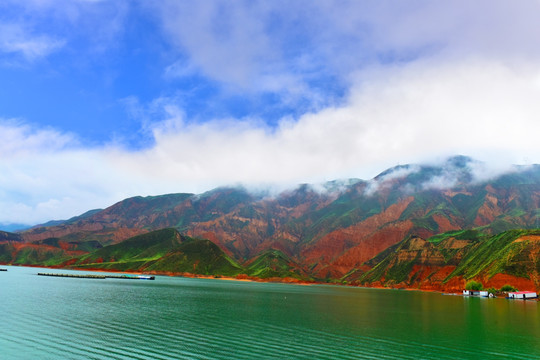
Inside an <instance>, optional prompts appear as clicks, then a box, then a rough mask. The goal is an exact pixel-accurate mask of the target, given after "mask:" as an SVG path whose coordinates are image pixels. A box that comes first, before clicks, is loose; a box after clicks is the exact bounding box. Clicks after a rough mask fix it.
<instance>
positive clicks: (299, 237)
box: [21, 156, 540, 281]
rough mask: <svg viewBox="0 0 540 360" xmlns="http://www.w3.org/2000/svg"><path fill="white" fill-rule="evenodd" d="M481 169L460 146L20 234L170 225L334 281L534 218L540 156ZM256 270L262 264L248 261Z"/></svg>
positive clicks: (66, 236) (116, 234)
mask: <svg viewBox="0 0 540 360" xmlns="http://www.w3.org/2000/svg"><path fill="white" fill-rule="evenodd" d="M482 169H483V164H482V163H479V162H477V161H474V160H472V159H470V158H467V157H464V156H458V157H453V158H450V159H448V160H447V161H446V162H444V163H442V164H439V165H402V166H397V167H394V168H391V169H388V170H386V171H384V172H383V173H381V174H379V175H378V176H377V177H375V178H374V179H372V180H369V181H364V180H358V179H349V180H344V181H333V182H328V183H325V184H322V185H318V186H313V185H308V184H304V185H301V186H298V187H297V188H296V189H293V190H289V191H285V192H282V193H280V194H277V195H269V194H266V193H253V192H249V191H248V190H246V189H244V188H238V187H237V188H218V189H215V190H212V191H209V192H206V193H203V194H168V195H161V196H150V197H134V198H129V199H126V200H123V201H121V202H119V203H117V204H114V205H113V206H111V207H109V208H106V209H104V210H96V211H93V212H90V213H87V214H84V215H83V216H81V217H77V218H74V219H70V220H69V221H66V222H62V223H61V224H57V225H55V226H41V227H35V228H32V229H30V230H27V231H24V232H22V233H21V235H22V237H23V239H24V241H25V242H26V243H28V244H38V243H39V242H42V241H46V240H47V239H49V238H55V239H58V240H59V241H60V242H61V243H63V244H70V245H69V246H71V247H72V248H73V249H76V250H81V251H83V249H84V251H86V252H91V251H93V250H95V249H98V248H99V247H100V246H101V247H105V246H108V245H113V244H122V242H123V241H125V240H126V239H130V238H132V237H133V236H136V235H141V234H145V233H148V232H150V231H154V230H159V229H163V228H174V229H176V230H177V231H179V232H180V233H182V234H184V235H186V236H189V237H192V238H199V239H208V240H210V241H211V242H212V243H214V244H216V245H217V246H218V247H219V248H220V249H221V250H222V251H223V252H224V253H225V254H226V255H227V256H229V257H230V258H231V259H233V260H234V261H235V262H236V263H238V264H240V265H241V266H244V267H246V268H247V267H249V266H250V265H251V264H256V263H257V260H256V259H260V260H259V263H266V264H267V265H268V266H269V267H271V266H270V265H271V264H274V265H272V266H274V270H275V272H274V273H273V274H275V275H276V276H278V277H279V276H281V277H286V276H292V275H293V274H296V275H295V276H300V277H303V278H313V279H319V280H322V281H338V280H339V279H346V276H347V275H348V274H350V273H351V272H354V271H356V270H357V269H362V268H366V267H368V268H371V267H372V266H373V265H369V264H372V263H370V259H373V258H374V257H377V256H378V254H379V253H381V252H383V251H385V250H387V249H389V248H391V249H393V246H395V245H396V244H398V243H400V242H401V241H402V240H404V239H409V238H418V239H429V238H431V237H433V236H435V235H438V234H441V233H446V232H449V231H461V230H469V229H477V230H478V231H480V232H482V233H483V234H486V235H496V234H499V233H502V232H504V231H507V230H512V229H531V228H536V227H538V226H539V219H540V211H539V208H540V166H539V165H535V166H529V167H515V168H514V169H512V171H510V172H508V173H506V174H503V175H499V176H491V177H489V176H486V175H485V174H484V173H483V172H482ZM377 258H378V257H377ZM284 264H287V266H289V270H287V269H286V268H285V267H284V266H283V265H284ZM257 272H259V273H260V274H263V273H262V272H260V271H259V270H257V269H256V268H253V269H252V273H257ZM268 274H270V272H269V273H268ZM265 276H266V275H265ZM353 280H356V279H353Z"/></svg>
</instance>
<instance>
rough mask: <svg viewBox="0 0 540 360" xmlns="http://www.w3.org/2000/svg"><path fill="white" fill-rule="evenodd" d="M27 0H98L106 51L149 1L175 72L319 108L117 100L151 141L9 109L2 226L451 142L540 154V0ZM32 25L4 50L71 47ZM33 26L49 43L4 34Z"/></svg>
mask: <svg viewBox="0 0 540 360" xmlns="http://www.w3.org/2000/svg"><path fill="white" fill-rule="evenodd" d="M30 4H33V5H32V6H33V7H32V11H38V12H39V14H42V13H51V12H53V13H55V14H56V15H54V16H56V17H58V16H61V17H62V18H63V19H64V21H68V22H71V23H72V24H76V23H78V21H82V20H80V19H81V18H83V17H84V16H83V15H84V14H86V11H89V10H88V9H87V7H91V6H92V5H93V4H97V5H96V6H98V5H99V6H100V9H101V11H104V12H105V13H107V14H113V15H114V16H113V15H111V16H113V17H114V19H117V21H115V22H114V27H112V28H110V31H109V32H107V33H104V34H101V35H100V36H98V38H100V39H104V40H103V41H102V45H103V46H104V48H106V46H107V45H106V44H110V43H115V40H116V39H117V37H118V36H120V35H119V34H122V33H123V31H124V28H123V27H125V26H126V25H125V24H124V22H125V21H126V17H127V16H128V15H129V14H130V13H131V12H134V11H136V10H137V9H138V11H144V12H145V13H146V12H148V13H149V14H151V15H150V17H151V18H152V21H154V22H155V24H156V26H157V27H158V28H159V29H160V31H162V33H163V36H164V39H165V40H164V41H165V42H167V43H169V44H170V46H171V48H170V49H168V53H167V54H166V55H167V56H165V55H164V57H166V58H167V59H168V60H169V61H168V62H167V64H166V65H165V66H164V67H163V72H162V74H163V78H164V79H166V81H170V82H171V83H174V82H175V81H178V82H181V81H188V80H189V79H193V77H194V76H195V77H201V78H204V79H206V80H207V81H211V82H213V83H215V84H219V86H218V88H219V92H221V94H223V93H227V94H236V95H237V96H240V97H242V96H245V97H246V98H247V99H254V97H256V96H258V95H260V94H265V96H270V95H272V96H275V97H277V98H278V99H279V102H282V103H287V104H290V106H292V107H295V106H298V107H301V104H304V103H306V102H307V103H309V104H310V105H309V106H307V107H302V109H303V110H302V111H301V112H300V113H295V114H294V115H290V116H289V115H288V114H283V115H281V116H280V117H279V119H278V120H277V121H275V122H269V121H267V119H265V118H261V117H258V116H257V115H251V116H242V117H234V116H230V114H226V115H223V116H213V117H211V118H204V119H201V118H199V117H193V116H189V115H186V114H187V112H186V111H185V109H184V108H183V103H182V101H181V100H179V99H178V98H179V97H180V96H176V97H175V96H174V93H173V94H171V93H170V92H169V93H167V92H164V93H163V94H162V96H160V97H157V98H155V99H153V100H152V101H151V102H150V103H146V104H145V103H140V102H139V100H138V96H137V94H136V93H135V94H133V95H130V96H128V97H125V96H124V97H123V98H122V99H119V100H118V101H119V102H121V101H123V102H124V103H125V104H126V107H128V108H130V110H131V111H129V114H126V116H133V117H135V118H137V119H139V121H141V132H144V133H146V134H148V135H149V137H150V139H151V142H150V145H148V146H145V147H140V148H137V149H135V150H133V149H131V150H130V149H127V148H126V147H124V146H122V144H121V143H115V142H110V143H108V144H105V145H94V146H86V145H82V144H85V141H84V134H74V133H67V132H65V131H63V130H62V129H51V128H49V127H47V126H42V125H33V123H32V119H26V120H25V121H22V120H13V119H4V120H0V174H1V175H0V223H1V222H5V223H9V222H13V223H15V222H16V223H27V224H34V223H36V222H43V221H47V220H50V219H59V218H68V217H71V216H74V215H78V214H80V213H82V212H84V211H86V210H89V209H91V208H97V207H105V206H109V205H111V204H113V203H114V202H116V201H119V200H122V199H124V198H126V197H129V196H134V195H150V194H163V193H169V192H194V193H200V192H203V191H206V190H209V189H211V188H214V187H216V186H222V185H231V184H233V185H234V184H244V185H248V186H264V185H272V186H275V187H277V188H286V187H288V186H293V185H295V184H297V183H305V182H311V183H316V182H322V181H328V180H333V179H341V178H349V177H355V178H363V179H370V178H372V177H373V176H375V175H377V174H378V173H379V172H381V171H383V170H385V169H386V168H388V167H391V166H394V165H397V164H398V163H401V164H405V163H420V162H425V161H433V160H434V159H437V158H439V159H440V158H444V157H446V156H451V155H455V154H464V155H468V156H471V157H473V158H476V159H478V160H482V161H486V162H487V163H488V164H491V166H489V169H486V170H489V171H491V173H490V174H496V173H497V171H495V170H492V169H503V168H505V167H506V165H507V164H511V163H513V164H530V163H539V162H540V147H539V146H538V134H540V121H538V114H540V102H539V101H538V99H540V61H539V60H540V56H539V55H540V44H539V41H540V40H539V39H540V27H539V26H538V25H537V18H536V16H535V14H538V10H540V3H538V2H535V1H524V2H521V3H520V6H515V4H509V3H507V2H503V1H489V2H487V1H479V2H474V3H470V2H466V1H458V2H457V3H456V2H452V3H448V2H439V1H418V2H414V4H411V3H407V4H405V3H403V4H399V5H396V4H395V3H394V2H386V1H377V2H369V1H368V2H356V1H350V2H348V1H345V2H340V5H341V6H335V3H334V2H331V1H321V2H317V3H315V4H313V2H304V1H298V2H294V3H292V4H291V3H290V2H288V3H285V2H282V1H276V2H270V3H269V2H251V1H249V2H244V1H238V2H234V3H230V2H222V1H213V2H177V1H160V2H155V3H152V4H149V3H142V2H141V3H139V2H136V4H137V5H136V6H135V8H130V9H127V8H126V7H125V6H124V7H121V9H118V8H117V6H116V5H113V4H114V2H113V3H111V2H107V1H99V2H90V1H79V2H75V3H73V4H76V5H71V6H73V9H72V10H73V11H72V12H69V13H67V12H65V11H62V12H60V15H58V13H56V12H54V11H53V10H52V9H56V8H55V7H54V5H52V4H54V2H50V1H44V2H40V1H35V2H31V3H30ZM28 6H30V5H28ZM40 6H41V7H40ZM83 8H84V9H86V10H84V11H83V10H81V9H83ZM92 14H93V17H94V18H97V17H98V16H97V15H96V14H99V13H98V12H94V13H92ZM480 15H481V16H480ZM48 16H52V15H50V14H49V15H48ZM65 19H67V20H65ZM78 19H79V20H78ZM3 24H4V25H3ZM5 24H6V22H5V21H4V22H2V19H1V18H0V27H1V26H6V25H5ZM30 25H31V26H30ZM30 25H27V27H25V28H24V29H31V30H32V31H29V32H26V33H23V32H19V34H22V35H20V36H19V35H17V36H19V37H18V38H17V37H16V36H15V35H16V34H17V33H16V31H12V32H11V33H12V34H15V35H9V34H8V35H9V36H8V35H3V37H0V51H3V52H9V51H16V52H19V53H20V54H23V55H24V56H25V57H27V58H30V57H32V56H34V57H35V58H36V59H37V58H39V57H41V58H44V57H45V58H46V57H47V56H50V55H51V54H52V53H54V52H55V51H61V50H62V49H63V48H64V47H68V46H70V45H69V44H70V42H69V39H70V38H69V37H65V38H64V37H61V36H57V33H55V32H44V31H40V29H41V27H40V26H38V25H39V24H37V23H32V24H30ZM86 26H87V29H90V28H91V26H90V25H89V24H88V23H86ZM21 29H23V27H21ZM32 37H33V38H34V39H38V40H40V41H42V42H43V44H44V45H43V46H42V47H41V49H42V50H41V52H36V51H37V50H39V49H40V47H39V46H35V47H33V48H34V50H33V51H34V52H31V51H27V52H25V51H26V50H24V47H19V48H13V49H15V50H10V49H9V48H8V47H7V45H6V44H10V43H9V41H11V40H10V39H23V38H27V39H28V38H32ZM66 39H67V40H66ZM36 41H37V40H36ZM20 43H21V44H24V41H22V40H21V41H20ZM27 43H28V42H27ZM47 44H48V45H47ZM96 46H97V45H96ZM98 47H99V46H98ZM36 49H37V50H36ZM103 51H105V50H103ZM32 54H35V55H32ZM186 79H188V80H186ZM189 81H191V80H189ZM335 84H337V85H336V86H337V87H339V88H342V89H345V90H344V91H342V92H340V91H334V90H333V86H334V85H335ZM216 86H217V85H216ZM268 94H270V95H268ZM216 99H219V97H218V98H211V99H209V101H208V102H209V103H208V106H209V107H210V106H212V104H211V101H213V100H216ZM262 104H263V105H264V103H262ZM0 116H1V114H0ZM34 124H35V123H34Z"/></svg>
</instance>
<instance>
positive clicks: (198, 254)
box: [70, 228, 242, 275]
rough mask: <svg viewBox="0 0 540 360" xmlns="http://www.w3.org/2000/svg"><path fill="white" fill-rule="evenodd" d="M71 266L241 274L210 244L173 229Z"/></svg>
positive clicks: (106, 249)
mask: <svg viewBox="0 0 540 360" xmlns="http://www.w3.org/2000/svg"><path fill="white" fill-rule="evenodd" d="M70 264H71V265H72V266H74V267H82V268H84V267H86V268H99V269H108V270H120V271H127V270H130V271H158V272H160V271H161V272H189V273H193V274H201V275H236V274H238V273H240V271H241V270H242V268H241V267H240V266H239V265H238V264H236V263H235V262H234V261H233V260H232V259H231V258H229V257H228V256H227V255H226V254H225V253H224V252H223V251H222V250H221V249H220V248H219V247H218V246H217V245H215V244H214V243H212V242H211V241H209V240H200V239H194V238H190V237H187V236H182V235H180V234H179V233H178V232H177V231H176V230H175V229H170V228H167V229H162V230H156V231H152V232H149V233H147V234H143V235H138V236H135V237H132V238H130V239H128V240H125V241H123V242H121V243H119V244H115V245H109V246H106V247H104V248H102V249H99V250H96V251H94V252H92V253H90V254H88V255H84V256H81V257H80V258H78V259H77V260H76V261H75V262H74V263H72V262H70Z"/></svg>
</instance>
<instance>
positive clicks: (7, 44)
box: [0, 23, 65, 61]
mask: <svg viewBox="0 0 540 360" xmlns="http://www.w3.org/2000/svg"><path fill="white" fill-rule="evenodd" d="M64 44H65V41H64V40H62V39H56V38H54V37H50V36H47V35H35V34H32V33H31V32H30V31H28V30H27V29H25V28H24V27H23V26H21V25H20V24H1V23H0V52H4V53H10V54H20V55H22V56H23V57H24V58H25V59H27V60H30V61H32V60H35V59H38V58H42V57H45V56H48V55H49V54H51V53H53V52H54V51H57V50H58V49H60V48H61V47H62V46H64Z"/></svg>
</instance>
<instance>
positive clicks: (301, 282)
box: [0, 264, 540, 301]
mask: <svg viewBox="0 0 540 360" xmlns="http://www.w3.org/2000/svg"><path fill="white" fill-rule="evenodd" d="M0 265H1V266H16V267H31V268H40V269H56V270H74V271H87V272H96V273H113V274H130V275H156V276H168V277H183V278H193V279H214V280H228V281H240V282H259V283H279V284H292V285H302V286H309V285H331V286H340V287H353V288H364V289H380V290H402V291H420V292H425V293H439V294H441V295H453V296H463V295H462V294H461V291H459V292H456V290H455V289H449V290H439V289H421V288H411V287H402V286H396V287H389V286H381V285H375V286H365V285H355V284H340V283H337V282H336V283H329V282H321V281H307V280H299V279H296V278H290V277H289V278H278V277H273V278H266V279H263V278H258V277H253V276H248V275H246V274H239V275H237V276H225V275H202V274H193V273H187V272H170V271H147V272H144V271H129V270H128V271H121V270H112V269H99V268H81V267H59V266H45V265H22V264H21V265H14V264H11V265H10V264H0ZM495 298H503V297H502V296H495ZM530 300H537V301H540V299H530Z"/></svg>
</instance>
